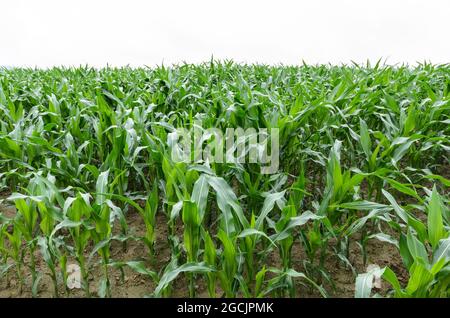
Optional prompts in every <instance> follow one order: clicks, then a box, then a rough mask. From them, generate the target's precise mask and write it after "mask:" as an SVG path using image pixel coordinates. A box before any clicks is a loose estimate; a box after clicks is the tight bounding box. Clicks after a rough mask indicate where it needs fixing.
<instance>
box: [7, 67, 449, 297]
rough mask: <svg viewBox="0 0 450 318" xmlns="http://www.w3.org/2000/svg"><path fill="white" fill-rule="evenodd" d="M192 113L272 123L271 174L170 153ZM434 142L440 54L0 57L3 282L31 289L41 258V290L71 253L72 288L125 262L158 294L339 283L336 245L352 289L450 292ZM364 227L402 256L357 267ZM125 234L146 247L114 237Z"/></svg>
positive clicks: (319, 290) (102, 286)
mask: <svg viewBox="0 0 450 318" xmlns="http://www.w3.org/2000/svg"><path fill="white" fill-rule="evenodd" d="M194 121H200V122H201V123H202V127H204V128H211V127H214V128H218V129H220V130H222V131H225V129H226V128H237V127H242V128H244V129H247V128H255V129H259V128H279V138H280V167H279V171H278V173H275V174H270V175H269V174H261V172H260V166H259V165H257V164H254V163H235V164H230V163H223V164H221V163H205V162H200V163H193V164H188V163H180V162H173V161H172V159H171V148H170V146H169V144H170V143H169V139H170V135H169V134H170V133H171V132H173V131H174V129H175V128H179V127H184V128H188V129H190V128H192V127H193V125H194ZM449 151H450V66H449V65H441V66H435V65H429V64H423V65H419V66H417V67H414V68H413V67H405V66H398V67H391V66H381V65H378V64H377V65H375V66H370V65H367V66H358V65H353V66H339V67H338V66H308V65H302V66H298V67H293V66H265V65H237V64H234V63H232V62H211V63H205V64H202V65H181V66H174V67H170V68H167V67H163V66H161V67H158V68H155V69H143V68H142V69H131V68H120V69H114V68H106V69H101V70H95V69H91V68H87V67H80V68H68V69H64V68H54V69H49V70H32V69H9V70H7V69H0V193H1V194H0V199H2V201H3V203H2V205H0V282H1V283H2V284H3V285H4V286H7V285H8V284H9V282H10V281H11V280H14V281H16V282H18V283H17V284H16V285H15V287H14V288H16V287H17V288H19V289H21V291H22V290H24V289H27V290H31V291H32V295H33V296H37V295H38V294H39V291H40V289H41V288H42V286H41V278H42V275H43V274H42V273H39V271H37V269H36V260H37V259H39V260H42V262H44V263H45V264H46V266H47V267H48V272H46V273H49V275H50V277H51V280H52V282H53V289H54V292H53V293H54V295H55V296H69V295H70V293H71V290H70V289H69V288H66V287H65V286H66V285H67V270H66V268H67V264H68V262H69V261H70V262H71V263H77V264H78V266H79V267H80V271H81V278H82V288H83V290H84V293H85V295H86V297H89V296H95V295H98V296H100V297H110V296H111V295H112V290H111V289H112V288H111V280H112V277H111V271H112V270H113V269H114V270H115V269H120V270H124V267H127V268H129V269H131V270H133V271H135V272H136V273H138V274H139V275H141V276H142V277H143V279H146V280H149V281H151V282H152V286H154V288H151V289H149V290H148V291H147V294H148V295H151V296H156V297H161V296H164V297H166V296H171V295H172V294H173V284H174V282H175V281H176V280H183V281H184V282H185V285H186V286H188V289H187V293H186V296H190V297H196V296H198V285H199V284H203V285H204V286H206V287H205V290H206V293H207V295H209V296H210V297H221V296H226V297H264V296H274V297H302V296H303V293H305V292H308V293H309V294H310V295H315V296H332V295H336V296H339V293H336V286H335V280H334V279H333V275H332V273H331V272H330V270H329V267H327V266H326V264H327V261H328V260H329V259H330V258H337V259H339V264H340V268H342V269H347V270H348V269H350V270H351V272H353V274H350V275H353V277H352V279H353V281H354V282H355V296H357V297H369V296H374V295H375V296H388V297H450V287H449V283H450V235H449V233H450V210H449V208H448V202H449V191H448V190H449V186H450V180H449V178H450V163H449ZM6 205H11V206H15V211H16V212H15V213H14V214H13V215H11V214H6V213H5V212H4V211H2V210H1V206H6ZM135 214H136V215H139V217H140V218H141V221H142V224H143V229H144V230H143V231H142V234H140V235H137V234H136V231H135V230H136V229H134V228H132V227H130V226H129V222H128V220H129V218H130V216H131V215H135ZM139 233H140V232H139ZM162 233H164V235H165V237H161V235H162ZM162 241H163V242H164V243H166V246H167V249H169V250H170V251H169V252H168V255H169V258H168V260H164V259H162V258H161V257H160V252H161V251H159V250H158V248H157V247H158V246H159V245H158V244H161V243H162ZM373 241H378V242H380V243H382V244H389V245H392V246H393V247H394V248H395V249H396V250H398V254H396V255H393V256H392V259H395V258H397V257H401V259H402V262H401V263H402V268H398V267H396V268H391V266H390V264H387V266H385V265H383V264H378V265H380V268H378V269H376V270H371V271H369V272H365V270H363V271H361V270H358V269H357V268H356V266H355V264H354V262H355V257H357V258H359V259H360V260H361V261H362V263H363V264H364V266H366V265H369V263H370V262H372V259H370V256H369V249H370V244H371V242H373ZM130 242H137V243H138V244H139V245H140V246H141V247H142V249H146V255H147V257H146V258H143V259H123V258H117V257H116V255H117V254H115V253H112V250H113V247H114V246H116V248H117V246H120V248H123V249H124V250H126V249H127V246H128V244H130ZM352 242H356V243H357V244H358V245H357V246H359V250H360V252H359V253H358V255H357V256H355V257H353V256H352V251H351V249H350V246H351V243H352ZM93 266H98V267H99V268H101V273H102V274H101V275H102V277H101V280H100V281H99V283H98V284H96V285H95V286H91V284H90V280H91V278H92V273H91V269H92V268H93ZM405 273H406V274H405ZM400 274H402V275H400ZM405 275H406V276H405ZM374 276H381V278H382V279H383V280H384V282H385V283H384V284H385V285H386V286H388V287H385V288H384V289H380V290H378V291H374V290H373V278H374ZM400 276H401V277H400ZM28 277H29V279H27V278H28Z"/></svg>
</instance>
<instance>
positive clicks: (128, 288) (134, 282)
mask: <svg viewBox="0 0 450 318" xmlns="http://www.w3.org/2000/svg"><path fill="white" fill-rule="evenodd" d="M0 212H2V213H3V215H5V216H6V217H8V218H11V217H14V215H15V213H16V211H15V208H14V207H11V206H8V205H5V204H0ZM126 218H127V223H128V226H129V231H130V233H129V234H132V235H134V236H136V237H139V236H143V235H144V233H145V225H144V224H143V222H142V220H141V217H140V215H139V214H138V213H136V212H134V211H130V212H129V213H128V214H127V215H126ZM157 229H158V230H157V233H156V237H157V239H156V246H155V253H156V262H151V261H150V260H149V254H148V249H147V247H146V246H145V245H144V244H143V242H141V241H139V240H137V241H135V240H128V241H127V247H126V249H124V246H123V244H122V243H121V242H117V241H113V242H112V244H111V258H112V259H113V260H120V261H132V260H142V261H144V262H145V263H146V267H147V268H149V269H151V270H154V271H156V272H160V271H161V269H163V268H164V266H165V265H166V264H168V262H169V261H170V246H169V242H168V240H167V237H168V227H167V225H166V219H165V216H164V215H162V214H159V216H158V218H157ZM177 233H179V235H180V237H182V227H181V225H178V226H177ZM357 239H358V237H354V238H352V240H351V243H350V249H349V251H350V252H349V260H350V262H351V263H352V264H353V265H354V267H355V270H356V272H357V273H363V272H365V271H366V268H365V266H364V264H363V261H362V255H361V251H360V248H359V246H358V245H357V243H356V242H357ZM332 244H333V242H331V245H332ZM367 254H368V261H367V264H377V265H379V266H380V267H384V266H389V267H391V269H393V270H394V271H395V272H396V273H397V275H399V279H400V281H401V282H404V281H406V279H407V273H406V272H405V271H404V269H403V266H402V261H401V257H400V255H399V253H398V251H397V249H396V248H395V247H394V246H393V245H391V244H389V243H385V242H380V241H378V240H376V239H372V240H370V241H369V242H368V244H367ZM35 256H36V268H37V270H38V272H39V273H41V274H42V278H41V280H40V283H39V289H38V294H37V296H38V297H45V298H48V297H54V291H53V290H54V287H53V282H52V280H51V277H50V270H49V269H48V267H47V265H46V263H45V262H44V260H43V259H42V258H41V256H40V254H39V252H38V251H37V252H36V254H35ZM292 256H293V267H294V269H296V270H297V271H300V272H304V267H303V266H304V265H303V264H304V261H305V260H306V259H307V256H306V254H305V252H304V251H303V249H302V247H301V243H300V242H299V241H297V242H296V243H295V245H294V248H293V251H292ZM29 263H30V258H29V256H28V255H27V256H26V257H25V266H24V269H25V270H24V273H25V285H24V288H23V290H22V292H20V291H19V283H18V281H17V279H16V276H15V272H14V271H10V273H9V277H8V278H6V277H3V278H1V279H0V298H8V297H32V293H31V273H30V272H29V270H28V268H27V266H28V265H29ZM68 263H76V262H75V261H74V260H69V261H68ZM267 263H268V265H270V266H277V265H280V264H281V261H280V258H279V255H278V253H277V251H273V252H272V253H271V254H270V255H268V257H267ZM325 268H326V269H327V271H328V273H329V274H330V276H331V279H332V281H333V282H334V284H335V289H333V288H331V286H327V284H326V283H325V282H324V283H325V286H326V287H327V291H328V293H329V296H331V297H353V295H354V285H355V276H354V274H353V272H352V270H351V269H350V268H349V267H348V266H346V265H345V264H344V263H343V262H342V261H341V260H340V259H339V258H338V257H337V256H336V255H335V254H334V253H329V254H328V256H327V258H326V262H325ZM124 273H125V275H124V279H123V280H122V275H121V271H120V270H119V269H116V268H110V272H109V274H110V282H111V293H112V297H117V298H128V297H131V298H136V297H146V296H149V295H150V294H151V292H152V291H153V290H154V289H155V287H156V286H155V284H154V283H153V281H152V280H151V279H150V278H149V277H145V276H143V275H141V274H138V273H136V272H135V271H133V270H131V269H129V268H127V267H124ZM89 277H90V292H91V295H92V296H96V295H97V286H98V284H99V282H100V279H101V278H102V277H103V272H102V268H101V266H100V262H99V259H94V260H93V261H92V263H91V266H90V273H89ZM298 286H299V287H298V290H297V293H296V296H297V297H306V298H308V297H321V296H320V294H319V292H318V291H317V290H315V289H312V288H310V287H306V286H302V285H301V284H298ZM387 288H388V285H387V284H385V283H384V282H383V286H382V289H381V290H378V291H377V290H376V291H377V292H379V293H381V294H383V293H384V292H385V291H386V290H387ZM58 289H59V292H60V295H59V296H60V297H84V296H85V294H84V291H83V290H82V289H73V290H71V291H70V293H69V294H67V293H66V292H65V287H64V286H63V284H62V282H61V283H60V285H59V286H58ZM196 289H197V297H208V292H207V289H206V283H205V280H204V279H203V277H202V276H200V275H199V278H198V279H197V284H196ZM188 295H189V291H188V283H187V281H186V279H185V277H184V276H183V275H180V276H179V277H178V278H177V279H176V280H175V281H174V282H173V287H172V296H173V297H188ZM217 296H221V291H220V289H219V286H218V288H217Z"/></svg>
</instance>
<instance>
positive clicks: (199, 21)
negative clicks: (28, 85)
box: [0, 0, 450, 67]
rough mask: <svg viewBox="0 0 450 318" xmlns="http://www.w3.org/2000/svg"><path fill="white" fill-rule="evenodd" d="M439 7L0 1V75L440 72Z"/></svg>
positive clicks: (443, 21)
mask: <svg viewBox="0 0 450 318" xmlns="http://www.w3.org/2000/svg"><path fill="white" fill-rule="evenodd" d="M449 15H450V1H449V0H421V1H419V0H334V1H333V0H310V1H302V0H297V1H289V0H273V1H264V0H184V1H183V0H158V1H144V0H142V1H141V0H122V1H116V0H39V1H36V0H0V32H1V33H0V34H1V36H0V65H4V66H38V67H47V66H54V65H67V66H68V65H80V64H89V65H92V66H98V67H100V66H105V65H106V64H107V63H109V64H110V65H114V66H120V65H127V64H129V65H132V66H140V65H141V66H142V65H149V66H154V65H156V64H161V63H162V62H164V64H171V63H177V62H182V61H186V62H194V63H196V62H201V61H207V60H209V59H210V57H211V55H213V56H214V58H218V59H225V58H232V59H234V60H236V61H239V62H260V63H271V64H277V63H284V64H299V63H301V61H302V59H303V60H305V61H306V62H308V63H333V64H339V63H349V62H350V61H351V60H354V61H357V62H363V61H365V60H366V59H369V60H371V61H376V60H377V59H378V58H384V59H387V63H389V64H394V63H398V62H405V63H410V64H414V63H415V62H417V61H424V60H427V61H431V62H433V63H449V62H450V40H449V38H450V36H449V31H450V18H449Z"/></svg>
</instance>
